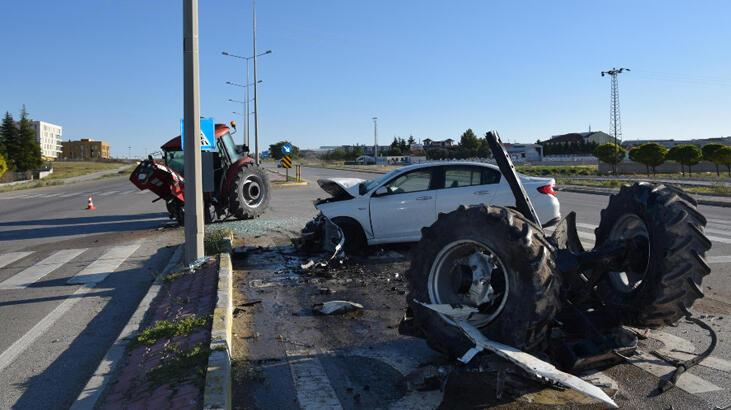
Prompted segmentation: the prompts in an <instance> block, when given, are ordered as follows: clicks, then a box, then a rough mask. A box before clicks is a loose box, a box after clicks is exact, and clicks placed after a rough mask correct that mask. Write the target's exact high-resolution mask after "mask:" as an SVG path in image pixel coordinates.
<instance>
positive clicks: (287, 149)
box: [282, 142, 292, 156]
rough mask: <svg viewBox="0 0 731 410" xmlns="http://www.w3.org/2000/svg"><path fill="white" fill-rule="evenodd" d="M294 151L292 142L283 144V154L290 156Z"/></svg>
mask: <svg viewBox="0 0 731 410" xmlns="http://www.w3.org/2000/svg"><path fill="white" fill-rule="evenodd" d="M291 153H292V144H290V143H288V142H286V143H284V144H283V145H282V155H287V156H289V155H290V154H291Z"/></svg>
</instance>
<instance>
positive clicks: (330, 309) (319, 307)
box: [314, 300, 363, 315]
mask: <svg viewBox="0 0 731 410" xmlns="http://www.w3.org/2000/svg"><path fill="white" fill-rule="evenodd" d="M314 309H315V311H316V312H317V313H319V314H322V315H338V314H343V313H347V312H352V311H355V310H361V309H363V305H361V304H360V303H355V302H350V301H348V300H331V301H329V302H325V303H318V304H316V305H315V306H314Z"/></svg>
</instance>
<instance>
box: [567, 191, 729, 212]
mask: <svg viewBox="0 0 731 410" xmlns="http://www.w3.org/2000/svg"><path fill="white" fill-rule="evenodd" d="M557 190H558V191H559V192H561V191H563V192H576V193H579V194H594V195H604V196H609V195H612V194H616V193H617V192H619V190H618V189H617V190H613V189H610V188H607V189H604V190H598V189H592V188H583V187H566V186H563V187H559V188H558V189H557ZM691 195H692V196H693V198H695V200H696V202H698V205H707V206H719V207H722V208H731V201H729V202H726V201H716V200H713V199H703V195H697V194H691Z"/></svg>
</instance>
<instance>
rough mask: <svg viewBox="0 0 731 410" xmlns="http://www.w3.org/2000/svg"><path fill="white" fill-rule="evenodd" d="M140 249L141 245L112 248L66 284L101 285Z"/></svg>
mask: <svg viewBox="0 0 731 410" xmlns="http://www.w3.org/2000/svg"><path fill="white" fill-rule="evenodd" d="M139 247H140V244H134V245H128V246H119V247H115V248H112V249H110V250H108V251H107V253H105V254H104V255H102V256H101V257H100V258H99V259H97V260H95V261H94V262H92V263H90V264H89V265H88V266H87V267H86V268H84V269H83V270H82V271H81V272H79V273H77V274H76V275H74V277H72V278H71V279H69V280H68V281H67V282H66V283H68V284H69V285H79V284H88V283H99V282H101V281H103V280H104V279H105V278H106V277H107V276H109V274H110V273H112V272H114V271H115V270H116V269H117V268H118V267H119V265H121V264H122V263H123V262H124V261H125V260H126V259H127V258H129V257H130V255H132V254H133V253H134V252H135V251H136V250H137V248H139Z"/></svg>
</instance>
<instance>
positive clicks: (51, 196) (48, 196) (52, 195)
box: [43, 192, 62, 198]
mask: <svg viewBox="0 0 731 410" xmlns="http://www.w3.org/2000/svg"><path fill="white" fill-rule="evenodd" d="M61 194H62V192H59V193H57V194H49V195H44V196H43V198H53V197H55V196H59V195H61Z"/></svg>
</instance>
